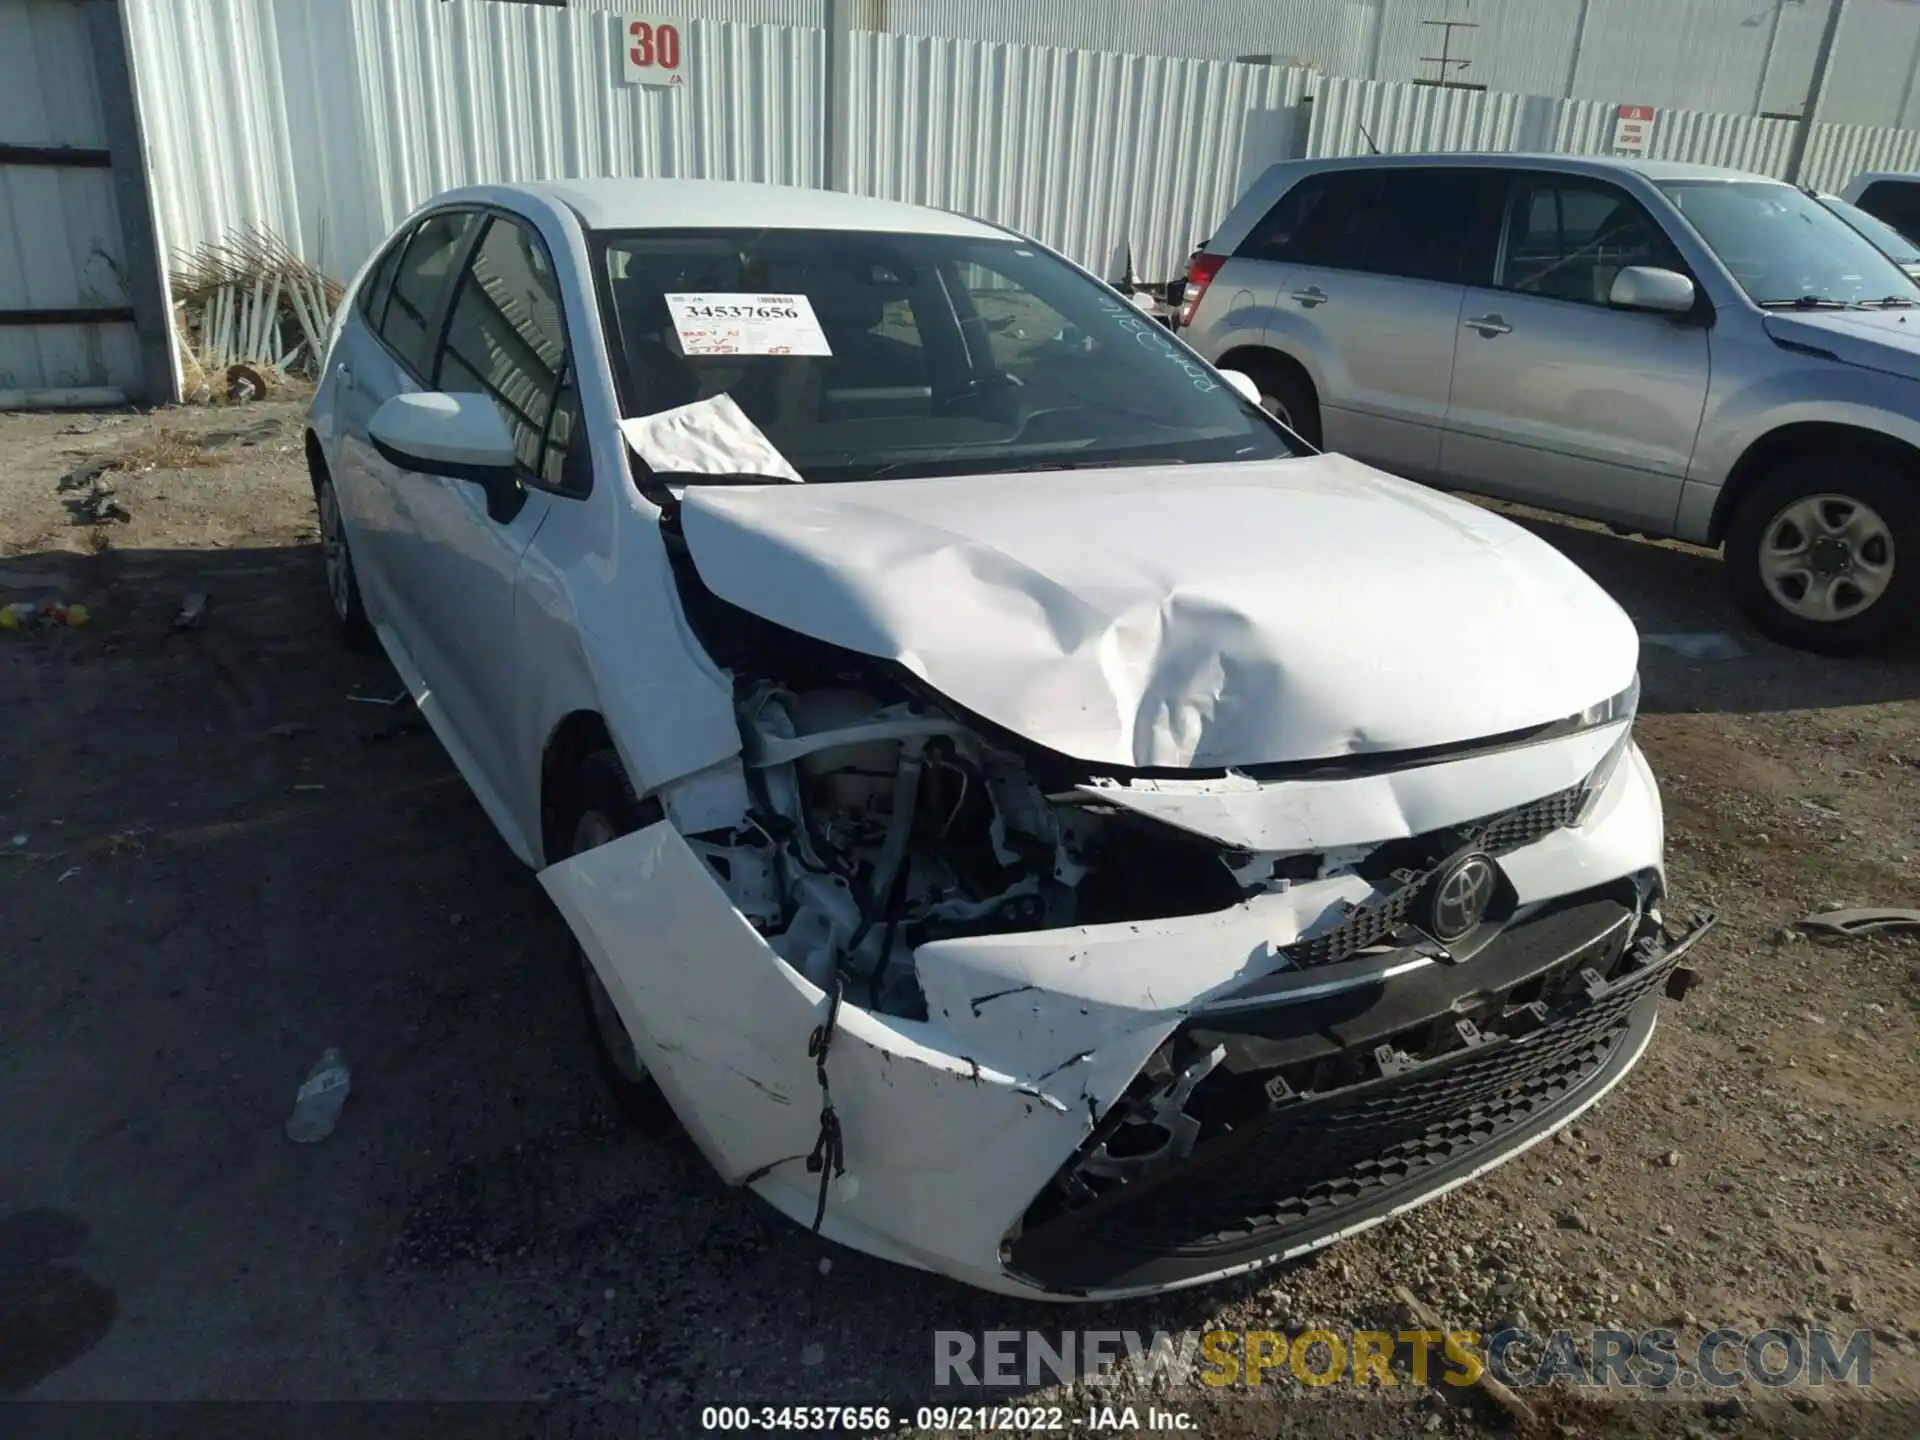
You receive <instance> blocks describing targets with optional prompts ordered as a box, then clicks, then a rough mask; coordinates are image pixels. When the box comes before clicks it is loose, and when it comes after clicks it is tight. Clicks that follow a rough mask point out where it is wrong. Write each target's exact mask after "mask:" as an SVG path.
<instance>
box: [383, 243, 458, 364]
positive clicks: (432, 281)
mask: <svg viewBox="0 0 1920 1440" xmlns="http://www.w3.org/2000/svg"><path fill="white" fill-rule="evenodd" d="M472 225H473V212H472V211H470V210H453V211H442V212H441V213H440V214H438V215H429V216H428V217H427V218H426V219H425V220H423V221H421V222H420V228H419V229H418V230H416V231H414V232H413V239H412V240H410V241H409V242H407V248H406V253H405V254H404V255H402V256H401V258H400V265H399V268H398V269H396V270H395V271H394V275H393V293H392V296H391V297H390V298H389V299H388V301H387V308H386V314H385V315H384V316H383V317H382V319H381V323H380V338H381V339H383V340H385V341H386V342H387V347H388V348H389V349H390V350H392V351H393V353H394V354H395V355H397V356H399V357H400V360H401V361H402V363H404V364H405V365H406V367H407V368H408V369H409V370H411V371H413V373H414V374H416V375H421V376H425V375H427V374H429V373H430V368H429V362H430V361H431V360H432V358H433V355H432V351H433V338H434V328H433V327H434V325H435V323H436V321H437V320H438V318H439V315H440V302H441V301H442V300H443V299H445V297H446V293H447V287H448V286H449V285H450V284H452V282H453V272H454V268H455V266H456V265H458V263H459V261H460V255H461V253H462V248H463V247H464V246H465V244H466V239H467V231H468V229H469V228H471V227H472Z"/></svg>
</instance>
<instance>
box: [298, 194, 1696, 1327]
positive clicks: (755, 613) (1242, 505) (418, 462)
mask: <svg viewBox="0 0 1920 1440" xmlns="http://www.w3.org/2000/svg"><path fill="white" fill-rule="evenodd" d="M345 313H346V317H347V318H346V320H345V322H344V324H343V326H342V328H341V331H340V333H339V334H338V336H337V339H336V340H335V342H334V344H333V346H332V349H331V353H330V355H329V361H328V369H327V374H326V377H325V380H324V382H323V383H322V385H321V387H320V390H319V393H318V394H317V395H316V397H315V400H314V403H313V409H312V413H311V420H310V427H309V430H308V434H307V450H308V457H309V460H310V463H311V466H312V472H313V483H314V488H315V494H316V498H317V501H318V505H319V510H320V515H321V522H322V530H323V537H324V544H325V552H326V559H327V578H328V586H329V593H330V594H331V596H332V599H333V604H334V609H335V612H336V614H337V616H338V618H339V620H340V622H341V624H342V625H343V626H344V627H345V628H346V630H347V631H348V633H349V634H351V635H361V636H364V635H366V634H368V633H371V634H374V635H377V636H378V637H379V640H380V643H381V644H382V645H383V646H384V648H385V650H386V652H387V654H388V655H389V656H390V657H391V658H392V660H393V663H394V665H395V666H396V667H397V668H398V670H399V672H400V674H401V675H402V676H403V677H404V679H405V682H406V685H407V688H408V689H409V691H411V693H412V694H413V696H414V697H415V699H416V700H417V701H418V703H419V706H420V709H421V711H422V713H423V714H424V715H425V716H426V718H427V719H428V721H429V722H430V723H431V724H432V726H433V728H434V730H435V732H436V733H437V734H438V735H439V737H440V738H441V740H442V741H443V742H444V743H445V745H446V748H447V750H448V752H449V753H450V754H451V755H452V756H453V758H454V761H455V763H456V764H457V765H458V766H459V768H460V770H461V772H462V773H463V774H464V775H465V776H466V778H467V780H468V782H469V783H470V784H471V786H472V788H473V791H474V793H475V794H476V795H477V796H478V797H479V799H480V802H481V804H482V805H483V806H484V807H485V809H486V812H487V814H488V815H489V816H490V817H491V818H492V820H493V822H494V824H495V825H496V826H497V827H498V828H499V831H500V833H501V835H502V836H503V837H504V838H505V840H506V842H507V844H508V845H509V846H510V847H511V848H512V849H513V851H514V852H515V853H516V854H517V855H518V856H520V858H521V859H523V860H524V861H526V863H527V864H529V865H531V866H535V867H538V868H539V870H540V878H541V880H542V883H543V884H544V885H545V886H546V888H547V890H548V892H549V893H550V894H551V895H552V896H553V898H554V900H555V902H556V903H557V904H558V906H559V908H560V910H561V911H562V913H563V914H564V915H565V917H566V919H567V920H568V922H569V924H570V925H571V927H572V930H573V933H574V935H575V936H576V937H577V939H578V941H579V946H580V957H579V960H580V966H581V973H582V977H583V980H584V991H585V994H586V996H587V998H588V1001H589V1006H588V1008H589V1014H590V1015H591V1018H592V1022H593V1033H594V1036H595V1039H596V1042H597V1044H598V1045H599V1047H600V1051H601V1055H602V1058H603V1061H604V1064H605V1068H606V1070H607V1073H608V1076H609V1079H610V1082H611V1083H612V1085H613V1087H614V1089H615V1091H616V1093H617V1094H619V1096H620V1097H621V1099H622V1101H623V1103H624V1104H625V1105H626V1106H627V1107H628V1108H629V1109H630V1110H631V1111H633V1112H634V1113H636V1114H651V1113H655V1112H657V1111H658V1110H660V1109H661V1108H662V1105H663V1102H664V1106H665V1107H666V1108H670V1109H671V1111H672V1112H673V1113H674V1114H675V1115H676V1116H677V1117H678V1118H679V1120H680V1121H681V1122H682V1123H683V1124H684V1125H685V1127H686V1129H687V1130H688V1131H689V1132H690V1133H691V1134H692V1136H693V1138H694V1139H695V1140H696V1141H697V1142H698V1144H699V1145H700V1147H701V1148H702V1150H703V1151H704V1152H705V1153H706V1154H707V1156H708V1157H709V1158H710V1159H711V1160H712V1162H713V1164H714V1165H715V1167H716V1168H717V1169H718V1170H719V1171H720V1173H721V1175H722V1176H723V1177H724V1178H725V1179H726V1180H727V1181H728V1182H730V1183H732V1184H736V1185H741V1186H745V1187H748V1188H750V1189H752V1190H753V1191H755V1192H756V1193H758V1194H759V1195H760V1196H762V1197H763V1198H765V1199H766V1200H767V1201H769V1202H770V1203H772V1204H773V1205H775V1206H777V1207H778V1208H779V1209H781V1210H782V1211H784V1212H785V1213H787V1214H788V1215H790V1216H792V1217H794V1218H795V1219H797V1220H799V1221H801V1222H802V1223H806V1224H811V1225H813V1226H815V1228H817V1229H818V1230H820V1231H821V1232H822V1233H824V1234H826V1235H827V1236H829V1237H831V1238H833V1239H836V1240H839V1241H842V1242H844V1243H846V1244H848V1245H852V1246H856V1247H858V1248H860V1249H863V1250H866V1251H869V1252H871V1253H873V1254H875V1255H880V1256H884V1257H887V1258H889V1259H893V1260H897V1261H900V1262H902V1263H905V1264H909V1265H915V1266H921V1267H924V1268H926V1269H930V1270H936V1271H940V1272H942V1273H945V1274H948V1275H952V1276H956V1277H958V1278H960V1279H963V1280H965V1281H968V1282H970V1283H972V1284H975V1285H980V1286H984V1287H987V1288H990V1289H995V1290H1000V1291H1004V1292H1009V1293H1015V1294H1029V1295H1052V1296H1062V1297H1093V1296H1112V1295H1124V1294H1134V1293H1143V1292H1152V1291H1158V1290H1163V1289H1168V1288H1173V1287H1177V1286H1182V1285H1190V1284H1194V1283H1198V1282H1201V1281H1204V1280H1207V1279H1211V1278H1214V1277H1218V1276H1223V1275H1229V1274H1234V1273H1237V1272H1241V1271H1245V1270H1248V1269H1252V1268H1255V1267H1257V1266H1260V1265H1263V1264H1267V1263H1269V1262H1272V1261H1275V1260H1278V1259H1282V1258H1285V1257H1288V1256H1292V1255H1297V1254H1300V1253H1302V1252H1304V1251H1306V1250H1310V1249H1312V1248H1314V1247H1316V1246H1319V1245H1324V1244H1327V1243H1329V1242H1331V1241H1333V1240H1335V1239H1337V1238H1339V1237H1341V1236H1343V1235H1347V1234H1351V1233H1353V1232H1354V1231H1356V1230H1359V1229H1363V1228H1365V1227H1366V1226H1368V1225H1370V1224H1373V1223H1376V1222H1378V1221H1380V1220H1382V1219H1385V1218H1386V1217H1388V1216H1390V1215H1393V1214H1396V1213H1398V1212H1400V1211H1402V1210H1405V1209H1406V1208H1408V1207H1409V1206H1412V1205H1415V1204H1417V1203H1419V1202H1421V1201H1422V1200H1425V1199H1428V1198H1431V1197H1432V1196H1434V1195H1436V1194H1439V1193H1442V1192H1443V1191H1445V1190H1447V1189H1450V1188H1452V1187H1453V1186H1455V1185H1458V1184H1460V1183H1462V1182H1464V1181H1466V1180H1468V1179H1470V1178H1472V1177H1473V1176H1476V1175H1478V1174H1480V1173H1482V1172H1483V1171H1485V1170H1487V1169H1488V1168H1490V1167H1492V1166H1493V1165H1496V1164H1498V1163H1500V1162H1501V1161H1503V1160H1505V1159H1507V1158H1508V1157H1510V1156H1512V1155H1514V1154H1516V1153H1518V1152H1519V1151H1521V1150H1523V1149H1525V1148H1526V1147H1528V1146H1530V1145H1532V1144H1534V1143H1535V1142H1537V1141H1538V1140H1540V1139H1541V1138H1542V1137H1543V1136H1545V1135H1547V1134H1548V1133H1550V1132H1551V1131H1553V1130H1554V1129H1556V1128H1558V1127H1559V1126H1562V1125H1564V1124H1566V1123H1567V1122H1568V1121H1569V1120H1571V1119H1572V1118H1573V1117H1574V1116H1576V1115H1577V1114H1579V1113H1580V1112H1581V1111H1583V1110H1585V1109H1586V1108H1587V1107H1588V1106H1590V1105H1592V1104H1593V1103H1594V1102H1595V1101H1596V1100H1597V1099H1599V1097H1600V1096H1601V1095H1602V1094H1604V1093H1605V1092H1606V1091H1607V1090H1608V1089H1610V1088H1611V1087H1612V1086H1613V1085H1614V1084H1615V1083H1616V1082H1618V1081H1619V1079H1620V1078H1621V1077H1622V1076H1623V1075H1624V1074H1625V1073H1626V1071H1627V1070H1628V1069H1629V1068H1630V1067H1631V1066H1632V1065H1633V1064H1634V1062H1635V1061H1636V1060H1637V1059H1638V1058H1639V1056H1640V1054H1641V1052H1642V1050H1643V1049H1644V1048H1645V1046H1646V1045H1647V1043H1648V1040H1649V1038H1650V1035H1651V1033H1652V1030H1653V1026H1654V1020H1655V1012H1656V1010H1657V1008H1658V1005H1659V1001H1660V997H1661V995H1662V993H1663V992H1668V991H1676V990H1678V989H1683V988H1684V980H1685V978H1686V976H1687V974H1688V973H1689V972H1687V971H1686V970H1685V969H1684V968H1683V967H1681V965H1680V963H1679V962H1680V960H1681V957H1682V955H1683V954H1684V953H1685V951H1686V950H1687V949H1688V948H1689V947H1690V946H1691V945H1692V944H1693V943H1694V940H1695V939H1696V938H1697V936H1698V935H1699V934H1700V933H1702V932H1703V931H1704V929H1705V927H1706V925H1707V924H1709V923H1710V921H1708V920H1706V919H1702V920H1701V921H1699V922H1698V923H1696V924H1695V925H1694V926H1693V927H1692V928H1691V929H1689V930H1688V931H1687V933H1686V934H1685V935H1684V936H1679V935H1675V934H1672V933H1670V932H1669V931H1668V930H1667V929H1666V927H1665V925H1664V923H1663V921H1662V918H1661V911H1660V906H1661V903H1662V897H1663V889H1664V883H1665V874H1664V869H1663V865H1662V829H1661V813H1660V800H1659V795H1658V793H1657V791H1656V789H1655V786H1654V781H1653V777H1652V775H1651V774H1650V773H1649V771H1648V768H1647V764H1646V761H1645V760H1644V759H1643V758H1642V756H1641V754H1640V752H1639V750H1638V749H1637V748H1636V747H1635V745H1634V743H1633V735H1632V731H1633V722H1634V711H1635V706H1636V700H1637V697H1638V680H1637V675H1636V667H1637V660H1638V643H1637V638H1636V636H1635V634H1634V630H1633V627H1632V625H1631V624H1630V623H1629V621H1628V620H1627V618H1626V616H1625V615H1624V614H1623V613H1622V612H1621V611H1620V609H1619V608H1618V607H1617V606H1616V605H1615V604H1614V603H1613V602H1612V601H1611V600H1610V599H1609V598H1608V597H1607V596H1606V595H1605V594H1603V593H1602V592H1601V591H1600V590H1599V588H1598V587H1596V586H1595V585H1594V584H1593V582H1592V581H1590V580H1589V579H1588V578H1587V577H1586V576H1585V575H1584V574H1583V573H1582V572H1581V571H1580V570H1579V569H1578V568H1577V567H1576V566H1574V565H1573V564H1572V563H1571V562H1569V561H1568V560H1566V559H1565V558H1563V557H1562V556H1561V555H1560V554H1559V553H1558V552H1556V551H1555V550H1553V549H1552V548H1550V547H1549V546H1547V545H1546V544H1545V543H1544V542H1542V541H1540V540H1538V539H1536V538H1535V537H1534V536H1532V535H1531V534H1529V533H1527V532H1526V531H1524V530H1522V529H1520V528H1518V527H1516V526H1514V525H1512V524H1510V523H1508V522H1507V521H1505V520H1503V519H1501V518H1499V517H1498V516H1495V515H1493V514H1491V513H1489V512H1487V511H1485V510H1482V509H1479V508H1477V507H1475V506H1472V505H1469V504H1466V503H1463V502H1460V501H1456V500H1453V499H1450V498H1447V497H1444V496H1441V495H1437V494H1435V493H1433V492H1431V491H1428V490H1425V489H1422V488H1420V487H1418V486H1415V485H1412V484H1409V483H1406V482H1404V481H1401V480H1397V479H1394V478H1392V477H1391V476H1388V475H1384V474H1381V473H1379V472H1378V471H1374V470H1370V469H1368V468H1367V467H1365V466H1363V465H1360V464H1358V463H1356V462H1354V461H1351V460H1347V459H1343V458H1339V457H1335V456H1323V455H1315V454H1312V453H1311V452H1310V451H1309V450H1308V449H1307V448H1306V447H1304V446H1302V445H1300V444H1299V443H1298V442H1297V441H1295V440H1294V439H1293V438H1292V437H1291V436H1289V435H1288V434H1287V433H1286V432H1285V431H1284V430H1283V429H1282V428H1281V427H1280V426H1279V425H1278V424H1276V423H1275V422H1274V421H1273V420H1272V419H1271V418H1270V417H1269V416H1268V415H1266V414H1265V413H1264V412H1263V411H1262V410H1261V409H1260V408H1259V407H1258V406H1257V405H1255V404H1254V403H1252V401H1251V400H1249V399H1248V398H1246V397H1245V395H1244V394H1243V393H1242V391H1241V389H1240V386H1241V385H1243V384H1244V381H1243V380H1241V381H1236V380H1234V379H1233V378H1231V377H1227V376H1223V375H1222V374H1221V373H1220V372H1218V371H1215V370H1214V369H1212V368H1211V367H1209V366H1208V365H1207V364H1206V363H1205V362H1204V361H1202V360H1201V359H1199V358H1198V357H1197V356H1196V355H1194V354H1193V353H1192V352H1191V351H1190V350H1188V349H1187V348H1186V347H1185V346H1184V345H1182V344H1181V343H1180V342H1179V341H1178V340H1177V339H1175V338H1174V337H1173V336H1172V335H1171V334H1169V333H1168V332H1167V331H1166V330H1165V329H1164V328H1163V327H1161V326H1159V325H1158V324H1156V323H1155V322H1154V321H1153V320H1151V319H1150V318H1148V317H1146V316H1143V315H1141V314H1140V313H1139V311H1138V310H1137V309H1136V308H1135V307H1134V306H1132V305H1131V304H1129V303H1127V302H1126V301H1125V300H1122V299H1120V298H1119V297H1117V296H1116V295H1115V294H1114V293H1113V292H1112V291H1111V290H1110V289H1109V288H1107V287H1106V286H1103V285H1101V284H1100V283H1099V282H1097V281H1096V280H1095V279H1093V277H1091V276H1089V275H1087V274H1086V273H1085V272H1084V271H1081V270H1079V269H1077V268H1075V267H1073V266H1071V265H1069V264H1068V263H1066V262H1065V261H1064V260H1062V259H1061V258H1059V257H1058V256H1056V255H1054V254H1053V253H1052V252H1050V251H1048V250H1046V249H1045V248H1044V247H1042V246H1040V245H1037V244H1035V243H1033V242H1032V241H1029V240H1027V239H1024V238H1023V237H1021V236H1018V235H1014V234H1010V233H1008V232H1006V231H1003V230H1000V229H997V228H995V227H993V226H990V225H986V224H982V223H979V222H976V221H972V220H967V219H962V218H960V217H957V216H954V215H950V214H945V213H942V212H938V211H933V210H926V209H920V208H917V207H911V206H905V205H897V204H891V203H886V202H881V201H875V200H865V199H856V198H852V197H849V196H845V195H835V194H826V193H816V192H804V191H794V190H780V189H773V188H770V187H756V186H741V185H726V184H714V183H699V182H681V181H593V182H566V183H554V184H539V185H523V186H507V187H487V188H479V189H470V190H461V191H456V192H453V193H451V194H447V195H444V196H441V197H440V198H439V199H437V200H435V201H434V202H432V203H431V204H430V205H428V206H427V207H426V208H425V209H424V210H422V211H421V212H420V213H418V214H416V215H415V216H413V217H412V218H411V219H409V220H408V221H407V222H406V224H405V225H404V226H403V227H402V228H401V230H400V231H399V233H398V234H397V235H396V236H395V237H394V239H393V240H392V241H391V243H389V244H388V245H387V246H385V247H384V248H383V249H382V251H381V253H380V254H379V255H378V256H377V257H376V259H375V260H374V261H373V262H372V263H370V264H369V265H368V267H367V268H366V270H365V271H364V272H363V273H362V274H361V276H360V277H359V278H358V279H357V281H356V282H355V284H354V286H353V289H352V293H351V296H350V299H349V300H348V301H347V302H346V309H345Z"/></svg>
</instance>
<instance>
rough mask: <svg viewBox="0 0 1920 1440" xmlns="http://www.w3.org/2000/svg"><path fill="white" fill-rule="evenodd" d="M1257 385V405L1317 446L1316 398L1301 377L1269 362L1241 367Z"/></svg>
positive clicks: (1310, 443) (1317, 404)
mask: <svg viewBox="0 0 1920 1440" xmlns="http://www.w3.org/2000/svg"><path fill="white" fill-rule="evenodd" d="M1242 368H1244V369H1245V370H1246V373H1247V374H1248V375H1249V376H1251V377H1252V378H1253V382H1254V384H1256V385H1258V386H1259V387H1260V405H1261V408H1262V409H1264V410H1265V411H1266V412H1267V413H1268V414H1269V415H1271V416H1273V418H1274V419H1276V420H1278V421H1279V422H1280V423H1281V424H1282V425H1284V426H1286V427H1287V428H1288V429H1289V430H1291V431H1292V432H1293V433H1294V434H1296V435H1298V436H1299V437H1300V438H1301V439H1302V440H1304V441H1306V442H1307V444H1309V445H1311V446H1312V447H1313V448H1314V449H1316V450H1318V449H1319V448H1320V401H1319V398H1318V397H1317V396H1316V395H1315V394H1314V393H1313V385H1312V384H1311V382H1309V381H1308V380H1307V379H1306V377H1305V376H1303V375H1301V374H1300V373H1299V372H1298V371H1297V370H1294V369H1293V368H1292V367H1290V366H1287V365H1281V364H1276V363H1275V362H1273V361H1263V362H1261V363H1259V364H1255V365H1248V366H1244V367H1242Z"/></svg>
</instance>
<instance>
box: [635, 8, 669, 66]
mask: <svg viewBox="0 0 1920 1440" xmlns="http://www.w3.org/2000/svg"><path fill="white" fill-rule="evenodd" d="M627 38H628V39H629V40H630V41H632V42H633V43H632V44H630V45H629V46H628V47H627V58H628V59H630V60H631V61H632V62H633V63H634V64H635V65H639V66H643V67H645V66H652V65H658V66H659V67H660V68H661V69H662V70H678V69H679V68H680V27H679V26H677V25H655V24H652V23H650V22H649V21H646V20H635V21H634V22H633V23H632V24H630V25H628V26H627Z"/></svg>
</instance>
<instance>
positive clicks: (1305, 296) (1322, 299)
mask: <svg viewBox="0 0 1920 1440" xmlns="http://www.w3.org/2000/svg"><path fill="white" fill-rule="evenodd" d="M1293 298H1294V299H1296V300H1298V301H1299V302H1300V303H1301V304H1302V305H1304V306H1306V307H1307V309H1309V310H1311V309H1312V308H1313V307H1314V306H1316V305H1324V304H1326V303H1327V292H1326V291H1324V290H1322V289H1321V288H1320V287H1319V286H1318V285H1309V286H1307V288H1306V289H1304V290H1296V291H1294V292H1293Z"/></svg>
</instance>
